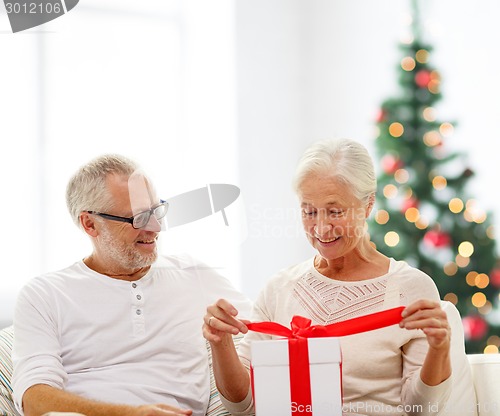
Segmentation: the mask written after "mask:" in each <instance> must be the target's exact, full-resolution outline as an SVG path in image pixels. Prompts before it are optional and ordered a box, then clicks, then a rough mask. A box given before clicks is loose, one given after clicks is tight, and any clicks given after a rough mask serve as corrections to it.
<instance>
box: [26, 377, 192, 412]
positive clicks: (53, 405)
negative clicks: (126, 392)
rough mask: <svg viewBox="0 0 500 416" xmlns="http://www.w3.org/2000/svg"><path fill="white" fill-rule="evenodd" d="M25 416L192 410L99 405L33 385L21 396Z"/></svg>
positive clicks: (58, 390)
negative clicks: (48, 413)
mask: <svg viewBox="0 0 500 416" xmlns="http://www.w3.org/2000/svg"><path fill="white" fill-rule="evenodd" d="M23 409H24V415H25V416H41V415H43V414H44V413H47V412H51V411H54V412H78V413H82V414H84V415H85V416H186V415H191V414H192V411H191V410H186V409H179V408H177V407H174V406H170V405H167V404H155V405H143V406H130V405H120V404H110V403H101V402H97V401H93V400H89V399H85V398H83V397H80V396H78V395H76V394H72V393H68V392H66V391H63V390H60V389H57V388H55V387H51V386H48V385H46V384H35V385H34V386H31V387H30V388H29V389H28V390H26V392H25V393H24V395H23Z"/></svg>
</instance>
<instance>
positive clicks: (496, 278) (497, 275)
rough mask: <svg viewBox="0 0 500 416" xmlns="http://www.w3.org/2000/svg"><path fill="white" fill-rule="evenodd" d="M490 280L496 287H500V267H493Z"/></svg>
mask: <svg viewBox="0 0 500 416" xmlns="http://www.w3.org/2000/svg"><path fill="white" fill-rule="evenodd" d="M490 282H491V284H492V285H493V286H495V287H500V269H493V270H492V271H491V272H490Z"/></svg>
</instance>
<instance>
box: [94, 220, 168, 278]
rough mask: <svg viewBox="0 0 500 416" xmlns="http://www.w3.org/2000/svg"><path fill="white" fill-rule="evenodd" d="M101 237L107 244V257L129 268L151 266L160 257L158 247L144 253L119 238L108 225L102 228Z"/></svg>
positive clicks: (104, 243)
mask: <svg viewBox="0 0 500 416" xmlns="http://www.w3.org/2000/svg"><path fill="white" fill-rule="evenodd" d="M100 237H101V240H102V242H103V245H105V246H106V255H107V257H109V258H110V259H112V261H113V262H115V263H118V264H119V265H120V267H123V268H125V269H127V270H134V269H140V268H142V267H147V266H151V265H152V264H153V263H154V262H155V261H156V259H157V257H158V253H157V250H156V248H155V250H154V251H153V252H152V253H150V254H142V253H140V252H139V251H138V250H136V249H135V248H134V247H133V246H130V245H128V244H126V243H124V242H123V241H120V240H117V239H116V238H115V237H114V236H113V235H112V234H111V232H110V231H109V229H108V228H107V227H103V228H102V229H101V233H100Z"/></svg>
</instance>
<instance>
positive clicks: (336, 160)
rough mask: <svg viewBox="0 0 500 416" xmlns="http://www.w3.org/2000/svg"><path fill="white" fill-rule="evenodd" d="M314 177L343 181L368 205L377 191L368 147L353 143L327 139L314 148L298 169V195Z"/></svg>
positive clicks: (313, 146) (295, 187)
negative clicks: (313, 175) (308, 178)
mask: <svg viewBox="0 0 500 416" xmlns="http://www.w3.org/2000/svg"><path fill="white" fill-rule="evenodd" d="M311 174H315V175H324V176H326V177H337V178H340V179H342V180H343V181H345V183H347V184H348V185H350V186H351V188H352V192H353V194H354V196H356V198H358V199H359V200H360V201H361V202H363V203H365V204H367V203H368V202H369V201H370V199H372V196H373V195H374V194H375V192H376V190H377V179H376V177H375V171H374V168H373V161H372V158H371V157H370V155H369V153H368V151H367V150H366V148H365V147H364V146H362V145H361V144H360V143H358V142H356V141H354V140H351V139H326V140H321V141H318V142H316V143H314V144H313V145H311V146H310V147H309V148H308V149H307V150H306V151H305V153H304V154H303V156H302V157H301V159H300V161H299V163H298V165H297V169H296V172H295V177H294V180H293V187H294V190H295V192H297V193H299V192H300V188H301V185H302V183H303V181H304V179H306V177H307V176H309V175H311Z"/></svg>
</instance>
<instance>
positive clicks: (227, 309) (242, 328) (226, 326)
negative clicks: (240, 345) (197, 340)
mask: <svg viewBox="0 0 500 416" xmlns="http://www.w3.org/2000/svg"><path fill="white" fill-rule="evenodd" d="M237 315H238V311H237V310H236V308H235V307H234V306H233V305H231V304H230V303H229V302H228V301H227V300H225V299H219V300H218V301H217V302H215V303H214V304H213V305H210V306H208V307H207V313H206V315H205V317H204V318H203V321H204V323H203V336H204V337H205V339H206V340H208V341H209V342H213V343H219V342H221V341H222V340H223V338H224V335H225V334H231V335H236V334H238V333H240V332H242V333H244V334H245V333H247V332H248V328H247V326H246V324H247V323H249V322H250V321H247V320H239V319H236V316H237Z"/></svg>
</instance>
